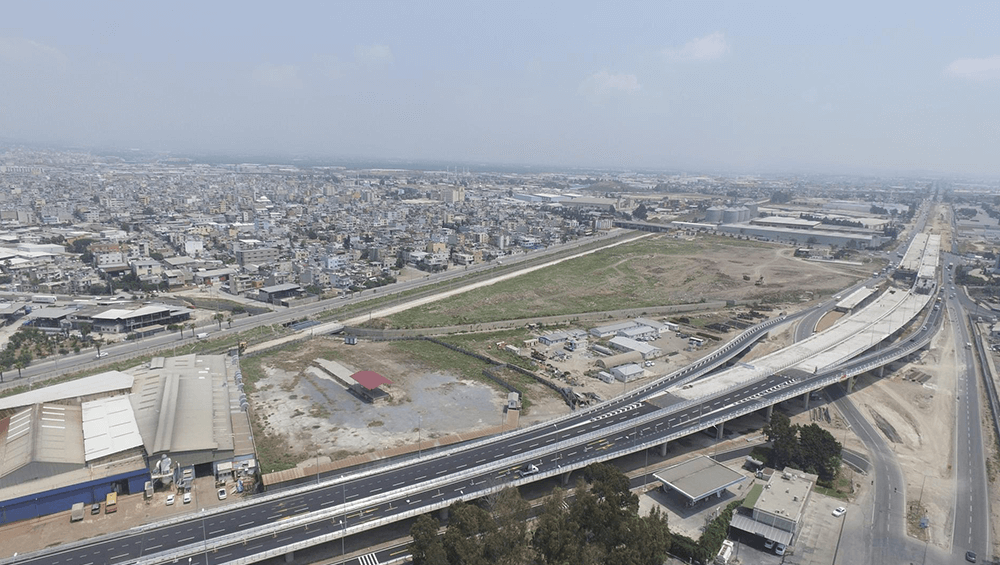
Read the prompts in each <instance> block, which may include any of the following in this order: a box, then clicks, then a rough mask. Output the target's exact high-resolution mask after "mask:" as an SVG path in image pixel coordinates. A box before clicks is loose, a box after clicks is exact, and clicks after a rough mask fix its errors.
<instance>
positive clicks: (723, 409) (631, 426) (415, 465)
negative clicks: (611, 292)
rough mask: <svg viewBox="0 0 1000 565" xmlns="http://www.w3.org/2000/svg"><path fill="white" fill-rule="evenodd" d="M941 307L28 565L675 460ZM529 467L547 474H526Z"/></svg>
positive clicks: (195, 548) (209, 543)
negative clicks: (642, 458)
mask: <svg viewBox="0 0 1000 565" xmlns="http://www.w3.org/2000/svg"><path fill="white" fill-rule="evenodd" d="M931 299H932V296H931V295H917V294H914V293H912V292H907V291H902V290H896V291H894V292H886V293H884V294H883V295H882V296H881V297H879V299H877V300H876V301H875V302H873V304H872V305H871V306H869V307H868V308H865V309H864V310H862V312H860V313H858V314H855V315H854V316H851V317H849V318H847V319H844V320H842V321H841V322H839V323H838V324H836V325H835V326H834V327H833V328H831V329H830V330H827V331H826V332H822V333H820V334H817V335H816V336H813V337H812V338H809V339H807V340H805V341H804V342H802V343H801V344H797V345H795V346H792V347H789V348H786V349H784V350H781V351H779V352H776V353H773V354H770V355H768V356H765V357H762V358H760V359H757V360H754V361H753V363H752V364H749V363H747V364H743V363H741V364H738V365H736V366H734V367H731V368H729V369H726V370H723V371H722V372H720V373H717V374H713V375H711V377H710V378H706V377H705V375H706V374H708V373H709V372H711V371H713V370H715V369H717V368H718V367H720V366H721V365H723V364H724V363H726V362H727V361H728V360H730V359H732V358H733V357H734V356H735V355H738V354H739V353H740V352H741V351H743V350H744V349H745V348H746V347H748V346H749V345H751V344H752V343H754V342H755V341H757V340H758V339H760V338H761V337H763V336H764V335H766V334H767V332H769V331H771V330H772V329H774V328H775V327H776V326H778V325H781V324H785V323H789V322H791V321H793V320H795V319H797V318H799V317H801V316H804V315H805V314H806V313H807V312H803V313H800V314H797V315H795V316H789V317H785V316H780V317H778V318H775V319H772V320H768V321H766V322H764V323H762V324H759V325H758V326H755V327H753V328H750V329H748V330H746V331H745V332H743V333H742V334H740V335H739V336H737V337H736V338H735V339H733V340H732V341H730V342H729V343H727V344H725V345H724V346H723V347H721V348H719V349H717V350H716V351H714V352H713V353H712V354H710V355H708V356H707V357H705V358H703V359H701V360H699V361H697V362H695V363H694V364H692V365H690V366H688V367H685V368H683V369H681V370H679V371H676V372H675V373H672V374H670V375H668V376H666V377H664V378H662V379H660V380H658V381H656V382H654V383H651V384H649V385H645V386H643V387H641V388H638V389H636V390H633V391H630V392H629V393H628V394H626V395H623V396H622V397H619V398H616V399H613V400H610V401H608V402H605V403H603V404H600V405H598V406H595V407H592V408H589V409H586V410H581V411H578V412H576V413H573V414H569V415H567V416H564V417H562V418H559V419H557V420H554V421H550V422H546V423H543V424H538V425H536V426H532V427H529V428H525V429H523V430H518V431H512V432H509V433H507V434H504V435H503V436H500V437H492V438H488V439H485V440H481V441H477V442H473V443H470V444H466V445H461V446H456V447H454V448H451V449H448V450H443V451H440V452H437V453H433V454H424V455H423V456H422V457H415V458H414V457H411V458H408V459H403V460H396V461H391V462H388V463H387V464H385V465H382V466H379V467H374V468H371V469H366V470H362V471H358V472H354V473H352V474H350V475H345V476H343V477H337V478H329V477H328V479H327V480H326V481H323V482H321V483H320V484H316V485H308V486H301V487H297V488H293V489H290V490H287V491H282V492H277V493H268V494H265V495H261V496H258V497H254V498H252V499H249V500H246V501H243V502H240V503H237V504H235V505H232V506H228V507H226V508H225V509H220V510H217V511H211V512H208V511H206V512H204V513H202V514H200V515H198V516H184V517H181V518H178V519H175V520H171V521H166V522H159V523H155V524H150V525H147V526H141V527H137V528H133V529H131V530H127V531H124V532H119V533H117V534H114V535H111V536H106V537H104V538H98V539H95V540H90V541H84V542H78V543H76V544H68V545H65V546H60V547H58V548H54V549H51V550H46V551H42V552H38V553H36V554H30V555H25V556H21V557H18V558H17V559H16V561H17V562H19V563H32V564H36V563H37V564H52V565H96V564H97V563H112V564H118V563H143V564H146V563H149V564H153V563H172V562H175V561H176V562H180V560H190V562H191V563H204V564H206V565H208V564H213V565H214V564H220V563H253V562H258V561H261V560H264V559H268V558H271V557H275V556H278V555H288V554H290V553H292V552H294V551H297V550H301V549H304V548H307V547H310V546H314V545H318V544H321V543H327V542H330V541H334V540H337V539H340V538H343V537H345V536H351V535H354V534H358V533H361V532H364V531H366V530H369V529H371V528H375V527H379V526H382V525H385V524H389V523H392V522H396V521H399V520H403V519H406V518H410V517H412V516H415V515H419V514H423V513H427V512H431V511H435V510H443V509H446V508H447V507H448V506H449V505H450V504H452V503H453V502H455V501H457V500H466V501H468V500H473V499H476V498H480V497H482V496H484V495H487V494H489V493H491V492H495V491H497V490H499V489H502V488H505V487H508V486H518V485H522V484H526V483H529V482H533V481H538V480H543V479H547V478H551V477H560V478H561V479H562V480H563V481H568V480H569V475H570V473H571V472H572V471H573V470H576V469H580V468H583V467H585V466H587V465H589V464H591V463H594V462H600V461H607V460H611V459H615V458H618V457H621V456H623V455H627V454H629V453H634V452H637V451H641V450H644V449H650V448H654V449H661V450H664V451H665V449H666V445H667V443H668V442H670V441H673V440H676V439H679V438H681V437H684V436H686V435H689V434H692V433H695V432H697V431H700V430H705V429H709V428H713V427H716V428H717V429H718V433H720V434H721V431H722V426H723V425H724V423H725V422H727V421H729V420H732V419H734V418H737V417H740V416H743V415H746V414H749V413H751V412H754V411H758V410H764V411H769V410H770V408H771V407H772V406H773V405H774V404H777V403H779V402H782V401H785V400H788V399H792V398H796V397H802V398H803V399H804V401H805V402H808V394H809V393H810V392H811V391H814V390H818V389H821V388H823V387H826V386H829V385H830V384H833V383H837V382H840V381H844V380H850V379H852V378H853V377H854V376H856V375H858V374H861V373H863V372H865V371H869V370H872V369H875V368H878V367H880V366H882V365H885V364H887V363H890V362H892V361H895V360H896V359H899V358H902V357H905V356H907V355H910V354H912V353H914V352H915V351H917V350H919V349H920V348H922V347H924V346H926V345H927V343H929V340H930V338H931V336H932V335H933V332H934V329H935V328H936V326H937V324H938V323H939V320H938V312H937V311H936V310H932V311H931V313H930V315H929V316H928V318H927V319H926V320H925V321H924V322H922V323H921V324H920V325H919V326H917V327H919V329H918V330H917V331H915V332H913V333H912V334H911V335H909V336H908V337H907V339H906V340H905V341H904V342H902V343H895V344H892V345H888V346H885V347H884V348H882V349H881V350H876V351H871V350H873V348H876V347H878V346H879V344H880V343H881V342H882V341H883V340H884V339H886V338H887V337H889V336H894V335H897V334H899V333H900V332H901V331H903V329H904V328H906V327H907V326H908V325H911V324H912V322H913V320H914V319H916V317H917V315H918V314H919V313H920V312H921V310H922V309H923V308H925V307H926V306H927V304H928V303H929V301H930V300H931ZM869 308H871V310H869ZM859 355H860V357H859ZM852 358H854V360H853V361H852V360H850V359H852ZM821 364H823V365H822V366H821ZM527 464H532V465H535V466H536V467H537V468H538V470H539V471H538V473H536V474H533V475H530V476H521V474H520V473H519V471H520V470H521V469H522V468H524V466H525V465H527ZM6 561H7V562H10V561H12V560H10V559H8V560H6Z"/></svg>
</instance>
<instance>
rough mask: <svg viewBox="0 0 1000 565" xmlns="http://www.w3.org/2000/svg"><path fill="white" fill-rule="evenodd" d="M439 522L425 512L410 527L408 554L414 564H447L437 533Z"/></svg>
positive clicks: (446, 556) (446, 557)
mask: <svg viewBox="0 0 1000 565" xmlns="http://www.w3.org/2000/svg"><path fill="white" fill-rule="evenodd" d="M439 527H440V524H438V521H437V520H435V519H434V518H431V517H430V516H429V515H427V514H423V515H421V516H420V517H419V518H417V519H416V521H415V522H413V526H412V527H411V528H410V537H412V538H413V543H411V544H410V555H411V556H412V557H413V563H414V565H448V555H447V554H446V553H445V551H444V544H443V543H442V542H441V536H439V535H438V528H439Z"/></svg>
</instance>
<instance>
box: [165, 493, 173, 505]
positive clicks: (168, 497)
mask: <svg viewBox="0 0 1000 565" xmlns="http://www.w3.org/2000/svg"><path fill="white" fill-rule="evenodd" d="M173 503H174V495H172V494H168V495H167V506H171V505H172V504H173Z"/></svg>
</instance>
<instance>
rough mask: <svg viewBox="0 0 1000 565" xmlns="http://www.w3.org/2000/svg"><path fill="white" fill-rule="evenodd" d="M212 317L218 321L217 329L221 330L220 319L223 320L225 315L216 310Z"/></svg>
mask: <svg viewBox="0 0 1000 565" xmlns="http://www.w3.org/2000/svg"><path fill="white" fill-rule="evenodd" d="M212 318H213V319H215V321H216V322H218V324H219V330H220V331H221V330H222V320H224V319H225V318H226V316H225V315H224V314H223V313H222V312H216V314H215V315H214V316H212Z"/></svg>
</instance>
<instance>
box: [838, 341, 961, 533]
mask: <svg viewBox="0 0 1000 565" xmlns="http://www.w3.org/2000/svg"><path fill="white" fill-rule="evenodd" d="M954 345H955V344H954V343H953V334H952V332H951V330H950V328H949V326H948V325H946V326H945V330H944V331H941V332H939V333H938V336H937V337H936V338H935V340H934V341H933V342H932V344H931V347H930V349H929V351H926V352H924V354H923V355H922V356H921V357H920V358H919V359H917V360H916V361H914V362H912V363H909V364H906V365H898V366H897V365H895V364H894V365H892V366H890V367H889V368H887V369H886V370H885V373H884V376H883V377H882V378H878V377H877V376H873V375H871V374H866V375H863V376H861V377H859V382H858V384H857V387H856V389H855V392H854V393H853V394H852V395H851V397H852V400H853V401H854V402H855V403H857V404H858V405H859V407H860V408H861V412H862V413H863V414H865V415H866V417H868V419H869V421H870V422H872V423H873V424H874V425H876V426H877V427H878V429H879V430H880V432H881V433H882V434H883V437H885V438H886V439H887V440H888V441H890V442H891V443H890V444H891V445H892V446H893V450H894V451H895V453H896V461H897V463H898V464H899V465H900V468H901V469H902V471H903V474H904V476H905V479H906V498H907V511H908V519H907V522H908V526H913V524H916V525H915V526H913V527H908V533H909V534H910V535H912V536H914V537H916V538H918V539H920V540H921V541H925V540H929V542H930V543H931V544H934V545H936V546H938V547H940V548H943V549H946V550H950V548H951V532H952V530H953V522H954V512H953V507H954V503H955V490H954V489H955V486H954V470H953V466H952V459H953V458H954V451H955V447H954V439H953V435H954V428H955V425H954V424H955V401H956V398H955V385H956V382H957V381H956V378H957V374H958V373H957V371H958V369H959V368H958V367H956V361H955V359H956V356H955V349H954ZM918 514H919V515H918ZM925 516H926V517H927V518H928V519H929V527H928V528H927V529H926V530H924V529H921V528H919V521H920V518H923V517H925ZM909 522H913V524H909Z"/></svg>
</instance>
